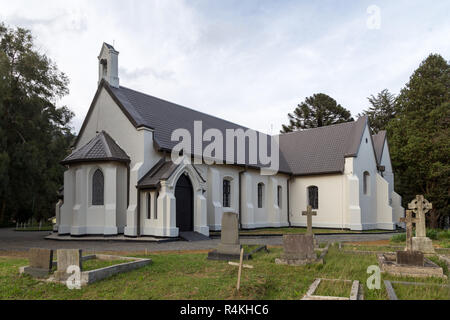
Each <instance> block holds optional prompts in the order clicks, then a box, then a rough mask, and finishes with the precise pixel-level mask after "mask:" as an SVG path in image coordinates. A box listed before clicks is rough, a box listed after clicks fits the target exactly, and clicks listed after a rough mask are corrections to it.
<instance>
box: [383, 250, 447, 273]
mask: <svg viewBox="0 0 450 320" xmlns="http://www.w3.org/2000/svg"><path fill="white" fill-rule="evenodd" d="M377 258H378V264H379V266H380V269H381V272H386V273H389V274H391V275H394V276H401V277H416V278H427V277H438V278H444V279H445V278H447V276H446V275H445V274H444V271H443V270H442V268H441V267H439V266H438V265H437V264H435V263H434V262H432V261H431V260H429V259H427V258H424V265H423V266H414V265H401V264H398V263H397V255H396V254H395V253H384V254H378V255H377Z"/></svg>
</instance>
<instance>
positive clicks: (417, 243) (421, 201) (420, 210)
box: [408, 195, 434, 253]
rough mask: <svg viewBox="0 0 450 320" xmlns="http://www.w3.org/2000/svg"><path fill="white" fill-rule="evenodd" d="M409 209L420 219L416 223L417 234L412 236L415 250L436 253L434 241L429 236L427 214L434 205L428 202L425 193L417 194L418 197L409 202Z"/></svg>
mask: <svg viewBox="0 0 450 320" xmlns="http://www.w3.org/2000/svg"><path fill="white" fill-rule="evenodd" d="M408 209H410V210H412V211H413V212H414V213H415V214H416V218H417V219H418V221H417V223H416V236H415V237H413V238H412V249H413V251H421V252H423V253H434V248H433V242H432V241H431V239H429V238H427V230H426V220H425V217H426V216H425V215H426V214H427V213H428V211H430V210H431V209H433V205H432V204H431V203H430V202H428V200H427V199H425V198H424V197H423V195H417V196H416V198H415V199H414V200H413V201H411V202H410V203H409V204H408Z"/></svg>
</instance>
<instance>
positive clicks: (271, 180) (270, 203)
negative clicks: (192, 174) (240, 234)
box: [200, 165, 288, 230]
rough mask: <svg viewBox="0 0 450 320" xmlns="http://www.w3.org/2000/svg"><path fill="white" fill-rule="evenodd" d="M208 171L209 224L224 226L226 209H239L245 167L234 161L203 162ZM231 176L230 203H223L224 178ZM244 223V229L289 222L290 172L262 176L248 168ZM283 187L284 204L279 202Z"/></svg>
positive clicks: (244, 186) (245, 180)
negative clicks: (279, 189) (260, 190)
mask: <svg viewBox="0 0 450 320" xmlns="http://www.w3.org/2000/svg"><path fill="white" fill-rule="evenodd" d="M200 167H201V168H203V171H206V172H207V174H206V176H207V192H206V199H207V208H208V226H209V227H210V229H211V230H220V229H221V221H222V215H223V213H224V212H236V213H239V172H242V171H244V168H242V167H238V166H232V165H211V166H207V165H202V166H200ZM224 179H227V180H230V182H231V184H230V186H231V201H230V202H231V203H230V207H228V208H224V207H223V180H224ZM241 179H242V180H241V212H240V214H241V223H242V228H244V229H253V228H261V227H279V226H287V225H288V221H287V179H288V176H286V175H284V174H278V175H275V176H261V175H260V171H259V170H255V169H248V170H247V171H245V172H244V173H242V174H241ZM261 182H262V183H263V184H264V194H263V207H262V208H258V183H261ZM278 186H281V187H282V199H281V208H279V207H278V205H277V187H278Z"/></svg>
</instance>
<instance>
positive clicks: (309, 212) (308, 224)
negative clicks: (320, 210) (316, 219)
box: [302, 206, 317, 235]
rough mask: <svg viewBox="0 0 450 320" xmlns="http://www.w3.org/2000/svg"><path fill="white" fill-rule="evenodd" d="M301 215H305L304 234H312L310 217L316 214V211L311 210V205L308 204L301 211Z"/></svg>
mask: <svg viewBox="0 0 450 320" xmlns="http://www.w3.org/2000/svg"><path fill="white" fill-rule="evenodd" d="M302 216H306V217H307V218H306V234H308V235H312V234H313V231H312V217H313V216H317V211H312V206H308V207H307V209H306V211H303V212H302Z"/></svg>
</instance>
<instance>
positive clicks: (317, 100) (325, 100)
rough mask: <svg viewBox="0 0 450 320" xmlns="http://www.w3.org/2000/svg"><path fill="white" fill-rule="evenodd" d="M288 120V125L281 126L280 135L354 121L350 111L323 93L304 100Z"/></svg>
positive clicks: (289, 115) (290, 114)
mask: <svg viewBox="0 0 450 320" xmlns="http://www.w3.org/2000/svg"><path fill="white" fill-rule="evenodd" d="M288 118H289V124H288V125H283V129H282V130H281V133H287V132H292V131H297V130H305V129H310V128H317V127H323V126H329V125H332V124H337V123H343V122H350V121H354V120H353V118H352V115H351V113H350V111H348V110H347V109H345V108H344V107H342V106H341V105H340V104H338V103H337V102H336V100H334V99H333V98H331V97H330V96H328V95H326V94H324V93H317V94H314V95H313V96H311V97H308V98H306V99H305V101H304V102H302V103H300V104H299V105H298V106H297V108H296V109H295V110H294V112H293V113H289V114H288Z"/></svg>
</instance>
